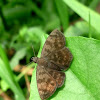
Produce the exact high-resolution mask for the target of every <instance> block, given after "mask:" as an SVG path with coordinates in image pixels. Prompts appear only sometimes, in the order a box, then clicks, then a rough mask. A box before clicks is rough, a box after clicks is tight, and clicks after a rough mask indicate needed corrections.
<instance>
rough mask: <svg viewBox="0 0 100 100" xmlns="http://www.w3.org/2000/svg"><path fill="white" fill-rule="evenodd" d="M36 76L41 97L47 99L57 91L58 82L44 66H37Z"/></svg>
mask: <svg viewBox="0 0 100 100" xmlns="http://www.w3.org/2000/svg"><path fill="white" fill-rule="evenodd" d="M36 77H37V87H38V91H39V95H40V98H41V99H42V100H45V99H47V98H48V97H50V96H51V95H52V94H53V93H54V92H55V90H56V88H57V83H56V81H55V79H54V78H53V77H52V76H51V75H50V74H49V73H48V71H47V70H45V68H44V66H39V65H38V66H37V72H36Z"/></svg>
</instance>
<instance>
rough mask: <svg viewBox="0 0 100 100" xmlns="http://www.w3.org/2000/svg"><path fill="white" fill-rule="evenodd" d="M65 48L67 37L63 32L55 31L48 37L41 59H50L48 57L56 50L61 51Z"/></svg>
mask: <svg viewBox="0 0 100 100" xmlns="http://www.w3.org/2000/svg"><path fill="white" fill-rule="evenodd" d="M64 46H65V37H64V35H63V34H62V32H60V31H58V30H57V29H55V30H54V31H52V32H51V34H50V35H49V36H48V38H47V40H46V42H45V44H44V46H43V49H42V53H41V57H48V55H49V54H50V53H52V52H54V51H56V50H60V49H62V48H63V47H64Z"/></svg>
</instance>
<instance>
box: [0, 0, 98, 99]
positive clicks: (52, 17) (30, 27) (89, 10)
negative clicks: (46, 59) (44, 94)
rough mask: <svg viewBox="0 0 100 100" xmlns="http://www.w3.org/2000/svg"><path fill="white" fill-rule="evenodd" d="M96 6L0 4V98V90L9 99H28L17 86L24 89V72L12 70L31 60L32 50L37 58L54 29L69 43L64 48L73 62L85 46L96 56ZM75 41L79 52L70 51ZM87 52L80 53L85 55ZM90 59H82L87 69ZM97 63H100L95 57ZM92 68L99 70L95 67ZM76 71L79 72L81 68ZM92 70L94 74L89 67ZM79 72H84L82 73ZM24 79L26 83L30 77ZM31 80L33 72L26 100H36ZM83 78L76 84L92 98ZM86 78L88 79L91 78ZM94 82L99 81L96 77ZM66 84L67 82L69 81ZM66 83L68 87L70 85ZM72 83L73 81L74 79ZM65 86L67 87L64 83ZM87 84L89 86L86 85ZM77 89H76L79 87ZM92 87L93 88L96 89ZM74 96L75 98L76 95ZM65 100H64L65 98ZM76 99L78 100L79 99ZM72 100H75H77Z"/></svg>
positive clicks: (34, 0) (55, 0) (54, 1)
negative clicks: (61, 33)
mask: <svg viewBox="0 0 100 100" xmlns="http://www.w3.org/2000/svg"><path fill="white" fill-rule="evenodd" d="M98 6H100V1H99V0H77V1H76V0H0V94H1V93H2V92H1V90H2V91H3V92H5V93H7V94H8V95H9V93H8V90H9V89H10V92H13V94H12V96H11V97H12V99H16V100H25V99H26V98H29V96H28V97H27V87H26V86H24V87H22V86H21V84H22V85H25V79H24V77H23V76H24V74H25V73H26V72H27V71H28V69H27V70H26V71H25V73H15V72H13V70H14V68H15V67H16V65H18V64H24V65H26V64H28V63H29V62H30V58H31V57H32V56H35V55H34V53H33V49H32V46H33V47H34V51H35V54H36V55H38V56H40V54H41V50H42V47H43V45H44V42H45V40H46V38H47V36H48V35H47V34H49V33H50V32H51V31H52V30H53V29H55V28H57V29H59V30H61V31H62V32H63V33H64V35H65V36H66V37H68V39H67V38H66V40H68V41H72V42H68V47H69V48H70V49H71V52H72V53H73V55H74V58H75V57H76V58H77V57H78V52H77V51H79V52H81V49H82V50H83V51H84V48H86V47H85V46H84V45H85V44H86V43H88V45H90V47H89V48H88V50H90V49H91V50H90V53H93V54H94V56H95V55H97V51H98V50H99V49H100V48H99V45H98V44H99V43H100V15H99V14H98V13H97V12H96V10H98V11H99V12H100V10H99V9H97V8H98ZM89 14H90V17H89ZM89 35H91V38H94V40H92V39H90V38H89ZM79 36H81V37H87V39H85V38H80V37H79ZM77 41H82V43H81V45H82V46H79V47H80V48H81V49H80V48H78V46H76V49H74V48H75V47H74V43H76V42H77ZM89 41H91V42H89ZM95 41H96V42H95ZM71 45H72V47H71ZM77 45H78V42H77ZM92 45H93V46H92ZM96 47H98V48H97V50H95V51H96V53H94V50H93V48H94V49H96ZM73 49H74V50H73ZM88 50H87V51H86V52H84V53H86V54H88ZM75 53H76V55H75ZM79 56H80V61H81V59H83V58H84V57H82V56H83V55H82V54H81V53H80V55H79ZM85 56H86V55H85ZM92 56H93V55H91V54H90V58H88V57H87V58H86V59H88V60H89V59H90V60H89V62H87V63H89V64H87V66H90V62H92V60H91V57H92ZM84 59H85V58H84ZM84 59H83V60H84ZM86 59H85V60H86ZM98 59H100V57H99V56H98ZM85 60H84V61H85ZM73 63H74V64H76V65H77V61H76V60H75V61H73ZM73 63H72V66H71V71H72V72H73V73H74V76H77V77H78V76H79V75H76V72H77V70H74V68H76V67H75V66H74V65H73ZM95 63H98V62H94V65H95ZM85 65H86V63H84V68H87V66H85ZM33 66H35V65H34V63H33V64H31V65H29V66H27V67H28V68H31V67H33ZM73 66H74V67H73ZM96 66H98V67H100V65H99V63H98V64H97V65H96ZM79 68H80V69H81V64H80V66H79ZM76 69H77V68H76ZM92 69H93V70H95V69H94V67H93V66H92ZM82 70H83V71H85V70H84V69H82ZM88 70H89V69H88ZM93 70H92V71H93ZM96 71H97V70H96ZM98 71H99V69H98ZM80 72H81V70H80ZM89 72H90V70H89ZM93 73H95V72H93ZM80 74H82V73H80ZM66 75H67V73H66ZM94 75H95V74H94ZM71 77H73V75H71ZM28 78H29V80H30V77H28ZM35 78H36V75H35V70H34V72H33V77H32V81H31V91H30V92H31V94H30V100H39V97H38V93H37V92H34V93H33V91H37V88H36V80H35ZM84 78H86V79H87V76H85V75H84ZM84 78H83V77H81V78H79V81H80V82H82V84H83V85H84V86H85V87H87V90H88V91H89V92H90V94H91V95H92V96H94V95H95V94H94V93H93V90H92V87H88V86H87V85H86V81H84ZM90 78H92V77H91V74H90ZM93 78H94V77H93ZM97 79H98V80H100V78H98V77H97ZM97 79H96V81H97ZM68 80H69V81H70V79H68ZM69 81H68V83H69V84H70V82H69ZM74 81H76V80H75V79H74ZM93 81H94V80H93ZM20 82H21V84H20ZM97 83H98V82H97ZM33 84H34V86H33ZM65 84H66V85H67V83H65ZM89 84H92V83H91V82H90V83H89ZM94 84H95V83H94ZM77 85H79V83H78V84H77ZM92 85H93V84H92ZM79 86H80V85H79ZM95 87H96V88H97V86H96V85H95ZM67 88H68V87H67ZM77 88H78V87H77ZM93 89H94V88H93ZM72 90H73V89H72ZM64 91H66V92H67V90H66V89H65V90H63V91H62V92H61V94H60V96H61V97H63V96H64ZM70 91H71V90H70ZM97 92H98V93H100V91H99V90H97ZM75 93H76V92H75ZM76 94H77V95H78V93H76ZM90 94H89V95H90ZM69 95H72V94H71V93H70V94H67V96H69ZM54 97H55V95H54ZM69 97H70V96H69ZM73 97H75V95H73ZM86 97H87V96H86ZM34 98H37V99H34ZM58 98H59V100H60V97H59V96H58V97H55V99H54V100H58ZM65 98H67V97H66V96H65ZM79 98H81V96H80V97H79ZM84 98H85V96H84ZM90 98H91V97H90ZM94 98H95V100H99V99H100V97H98V95H96V96H94ZM51 99H52V98H51ZM0 100H1V97H0ZM68 100H74V99H68ZM75 100H77V97H76V99H75ZM82 100H93V98H91V99H89V97H88V99H82Z"/></svg>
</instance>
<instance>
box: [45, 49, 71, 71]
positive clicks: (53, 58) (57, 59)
mask: <svg viewBox="0 0 100 100" xmlns="http://www.w3.org/2000/svg"><path fill="white" fill-rule="evenodd" d="M48 56H49V57H48V58H47V60H48V61H49V65H50V66H49V67H51V68H52V66H54V67H55V65H56V67H55V68H56V70H66V69H67V68H68V67H69V65H70V62H71V61H72V58H73V57H72V54H71V53H70V51H69V49H68V48H66V47H64V48H62V49H60V50H58V51H55V52H52V53H51V54H50V55H48Z"/></svg>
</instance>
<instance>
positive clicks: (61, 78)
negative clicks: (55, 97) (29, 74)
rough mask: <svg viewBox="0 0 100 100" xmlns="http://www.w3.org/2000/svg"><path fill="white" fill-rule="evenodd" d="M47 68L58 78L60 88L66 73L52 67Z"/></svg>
mask: <svg viewBox="0 0 100 100" xmlns="http://www.w3.org/2000/svg"><path fill="white" fill-rule="evenodd" d="M46 70H47V71H48V73H49V74H50V75H51V76H52V77H53V78H54V79H55V80H56V82H57V87H58V88H59V87H61V86H62V85H63V84H64V80H65V73H64V72H61V71H57V70H53V69H50V68H46Z"/></svg>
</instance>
